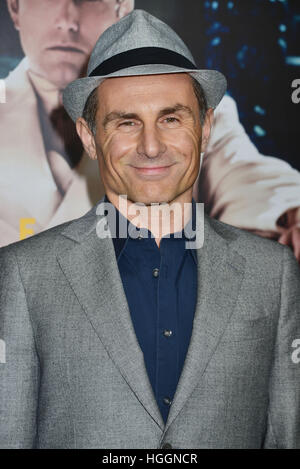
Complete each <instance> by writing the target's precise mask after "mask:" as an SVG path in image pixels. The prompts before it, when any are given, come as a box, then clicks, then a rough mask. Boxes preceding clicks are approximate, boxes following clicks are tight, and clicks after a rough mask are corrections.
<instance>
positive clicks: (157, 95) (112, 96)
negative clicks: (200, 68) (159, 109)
mask: <svg viewBox="0 0 300 469" xmlns="http://www.w3.org/2000/svg"><path fill="white" fill-rule="evenodd" d="M97 93H98V98H99V104H101V103H102V104H103V105H104V106H113V105H117V104H118V105H119V107H120V105H121V104H126V105H129V106H131V107H133V106H134V107H137V106H143V105H145V103H148V104H149V103H153V104H154V103H161V104H162V105H164V104H169V103H170V101H175V102H179V101H180V102H181V101H182V102H183V104H187V103H189V104H192V103H193V102H194V101H195V100H196V97H195V94H194V91H193V85H192V80H191V77H190V75H189V74H187V73H170V74H162V75H141V76H131V77H117V78H108V79H106V80H104V81H103V82H102V83H101V84H100V85H99V87H98V91H97Z"/></svg>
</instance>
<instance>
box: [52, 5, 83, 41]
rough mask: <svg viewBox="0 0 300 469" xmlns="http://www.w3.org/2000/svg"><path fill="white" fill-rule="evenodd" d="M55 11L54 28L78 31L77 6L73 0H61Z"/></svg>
mask: <svg viewBox="0 0 300 469" xmlns="http://www.w3.org/2000/svg"><path fill="white" fill-rule="evenodd" d="M59 3H60V8H59V10H58V13H57V19H56V28H57V29H59V30H61V31H64V32H69V31H72V32H74V33H76V32H78V31H79V8H78V6H77V4H75V2H74V0H61V1H60V2H59Z"/></svg>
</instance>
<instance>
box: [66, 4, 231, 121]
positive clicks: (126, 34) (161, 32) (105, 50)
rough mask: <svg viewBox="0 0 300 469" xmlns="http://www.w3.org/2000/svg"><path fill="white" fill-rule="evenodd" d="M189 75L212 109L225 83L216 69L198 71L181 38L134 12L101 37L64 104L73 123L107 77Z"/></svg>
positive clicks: (141, 12)
mask: <svg viewBox="0 0 300 469" xmlns="http://www.w3.org/2000/svg"><path fill="white" fill-rule="evenodd" d="M164 73H189V74H190V75H192V76H193V77H194V78H195V79H196V80H197V81H198V82H199V83H200V84H201V86H202V88H203V91H204V93H205V96H206V100H207V104H208V107H211V108H215V107H216V106H217V105H218V104H219V102H220V101H221V99H222V97H223V96H224V94H225V91H226V88H227V82H226V78H225V77H224V75H223V74H222V73H220V72H218V71H216V70H199V69H198V68H197V66H196V64H195V61H194V58H193V56H192V54H191V52H190V51H189V49H188V48H187V46H186V45H185V44H184V42H183V41H182V40H181V38H180V37H179V36H178V35H177V34H176V33H175V31H173V30H172V29H171V28H170V27H169V26H168V25H166V24H165V23H163V22H162V21H160V20H159V19H157V18H156V17H154V16H152V15H150V14H149V13H147V12H145V11H143V10H133V11H132V12H131V13H130V14H129V15H127V16H125V17H124V18H122V19H121V20H120V21H118V22H117V23H115V24H113V25H112V26H111V27H110V28H108V29H107V30H106V31H104V33H103V34H102V35H101V36H100V38H99V39H98V41H97V42H96V45H95V47H94V49H93V51H92V54H91V57H90V60H89V64H88V71H87V74H88V76H87V77H84V78H79V79H77V80H75V81H72V82H71V83H70V84H69V85H68V86H67V87H66V88H65V90H64V92H63V104H64V107H65V109H66V110H67V112H68V114H69V115H70V116H71V118H72V119H73V121H74V122H75V121H76V119H77V118H78V117H81V116H82V113H83V110H84V106H85V103H86V101H87V98H88V97H89V95H90V93H91V92H92V91H93V90H94V89H95V88H97V87H98V85H99V84H100V83H101V82H102V81H103V80H105V79H106V78H111V77H125V76H136V75H158V74H164Z"/></svg>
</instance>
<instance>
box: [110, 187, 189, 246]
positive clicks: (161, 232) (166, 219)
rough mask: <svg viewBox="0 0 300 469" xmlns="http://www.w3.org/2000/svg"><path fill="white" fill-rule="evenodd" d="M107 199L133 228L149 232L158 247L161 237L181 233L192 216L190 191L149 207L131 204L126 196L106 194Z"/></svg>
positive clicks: (135, 203) (136, 203)
mask: <svg viewBox="0 0 300 469" xmlns="http://www.w3.org/2000/svg"><path fill="white" fill-rule="evenodd" d="M107 197H108V198H109V200H110V202H111V203H112V204H113V205H114V206H115V207H116V208H117V209H118V210H119V212H120V213H122V215H123V216H124V217H126V218H127V219H128V220H129V221H130V222H131V223H132V224H133V225H134V226H136V227H137V228H146V229H147V230H149V231H150V232H151V233H152V234H153V236H154V238H155V242H156V244H157V245H158V247H159V246H160V242H161V239H162V237H163V236H165V235H167V234H171V233H176V232H181V231H182V230H183V228H184V227H185V225H186V224H187V222H188V221H189V220H190V218H191V215H192V189H190V190H189V191H187V192H185V193H184V194H181V195H180V196H179V197H176V198H175V199H174V200H172V201H171V202H168V203H166V202H161V203H150V204H149V205H145V204H140V203H138V202H133V201H131V200H129V199H128V198H127V196H126V195H122V196H118V195H116V194H112V193H110V192H107Z"/></svg>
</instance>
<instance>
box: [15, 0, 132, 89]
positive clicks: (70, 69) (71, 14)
mask: <svg viewBox="0 0 300 469" xmlns="http://www.w3.org/2000/svg"><path fill="white" fill-rule="evenodd" d="M122 3H123V4H126V5H125V6H124V5H122ZM132 3H133V2H132V1H131V0H124V1H123V2H121V3H120V4H119V3H118V2H117V0H8V6H9V9H10V13H11V16H12V18H13V21H14V23H15V26H16V28H17V29H19V31H20V39H21V43H22V47H23V50H24V53H25V55H26V56H27V57H28V59H29V63H30V68H31V69H32V70H33V71H35V72H36V73H38V74H39V75H42V76H43V77H45V78H47V79H48V80H50V81H51V82H52V83H54V84H56V85H57V86H58V87H59V88H65V87H66V85H67V84H68V83H69V82H71V81H72V80H74V79H76V78H77V77H78V75H79V74H80V71H81V69H82V67H83V65H84V64H85V63H86V62H87V60H88V57H89V55H90V53H91V51H92V49H93V47H94V45H95V43H96V41H97V39H98V37H99V36H100V35H101V34H102V33H103V31H104V30H105V29H107V28H108V27H109V26H111V25H112V24H113V23H115V22H116V21H117V20H118V19H119V18H120V17H121V16H122V14H121V13H120V9H121V8H122V9H123V8H125V7H127V8H129V6H130V5H132ZM127 12H128V11H125V10H124V14H125V13H127Z"/></svg>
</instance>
